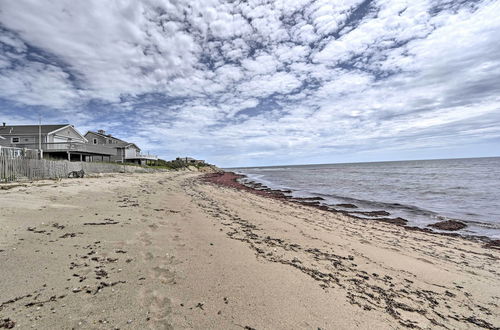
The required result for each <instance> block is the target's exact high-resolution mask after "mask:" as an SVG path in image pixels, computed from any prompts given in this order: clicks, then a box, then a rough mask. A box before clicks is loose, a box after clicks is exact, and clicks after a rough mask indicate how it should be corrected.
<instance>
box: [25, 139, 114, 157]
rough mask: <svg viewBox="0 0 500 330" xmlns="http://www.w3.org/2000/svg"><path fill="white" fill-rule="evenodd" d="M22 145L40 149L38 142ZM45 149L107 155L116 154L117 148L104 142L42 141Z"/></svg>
mask: <svg viewBox="0 0 500 330" xmlns="http://www.w3.org/2000/svg"><path fill="white" fill-rule="evenodd" d="M19 146H20V147H24V148H31V149H38V148H39V146H38V144H35V143H29V144H19ZM41 147H42V150H43V151H48V152H58V151H61V152H67V151H69V152H72V151H73V152H82V153H89V154H99V155H107V156H116V153H117V150H116V148H113V147H108V146H105V145H102V144H88V143H81V142H53V143H42V144H41Z"/></svg>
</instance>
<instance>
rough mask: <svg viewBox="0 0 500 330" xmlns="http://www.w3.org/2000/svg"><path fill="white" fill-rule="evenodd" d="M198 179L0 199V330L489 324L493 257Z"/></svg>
mask: <svg viewBox="0 0 500 330" xmlns="http://www.w3.org/2000/svg"><path fill="white" fill-rule="evenodd" d="M202 175H203V174H202V173H197V172H163V173H152V174H115V175H107V176H103V177H96V178H85V179H64V180H59V181H38V182H34V183H28V184H22V185H19V186H16V187H13V188H11V189H5V190H3V189H2V190H0V328H2V327H3V328H12V327H13V328H15V329H17V328H19V329H30V328H34V329H144V328H151V329H404V328H417V329H419V328H421V329H431V328H432V329H436V328H443V329H498V328H499V327H500V251H498V250H496V249H488V248H485V247H484V243H481V242H474V241H470V240H466V239H463V238H460V237H448V236H441V235H435V234H429V233H425V232H420V231H410V230H407V229H405V228H403V227H401V226H396V225H394V224H390V223H383V222H375V221H369V220H360V219H354V218H351V217H349V216H346V215H343V214H336V213H332V212H327V211H324V210H320V209H318V208H314V207H310V206H306V205H300V204H297V203H292V202H289V201H286V200H285V201H284V200H277V199H272V198H266V197H263V196H259V195H256V194H252V193H250V192H248V191H244V190H236V189H233V188H230V187H221V186H218V185H215V184H212V183H207V182H204V181H202V180H200V177H201V176H202Z"/></svg>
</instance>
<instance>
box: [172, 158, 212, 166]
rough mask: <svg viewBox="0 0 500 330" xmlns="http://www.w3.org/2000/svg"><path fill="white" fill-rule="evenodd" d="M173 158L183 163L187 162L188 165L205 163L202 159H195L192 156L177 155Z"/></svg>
mask: <svg viewBox="0 0 500 330" xmlns="http://www.w3.org/2000/svg"><path fill="white" fill-rule="evenodd" d="M175 160H177V161H181V162H184V163H186V164H189V165H199V164H205V161H204V160H201V159H195V158H192V157H177V158H176V159H175Z"/></svg>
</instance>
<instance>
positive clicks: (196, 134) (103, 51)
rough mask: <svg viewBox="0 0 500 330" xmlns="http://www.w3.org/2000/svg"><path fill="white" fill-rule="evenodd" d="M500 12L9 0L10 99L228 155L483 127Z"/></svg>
mask: <svg viewBox="0 0 500 330" xmlns="http://www.w3.org/2000/svg"><path fill="white" fill-rule="evenodd" d="M498 12H500V3H499V2H498V1H493V0H491V1H489V0H484V1H479V2H474V3H471V4H459V3H458V2H452V1H432V2H429V1H424V0H419V1H409V0H408V1H396V0H376V1H372V2H369V3H367V2H364V1H361V0H342V1H337V2H335V3H332V2H331V1H328V0H316V1H309V0H293V1H285V0H277V1H275V2H268V3H264V2H262V1H257V0H255V1H245V2H239V3H232V2H229V3H228V2H222V1H218V0H207V1H201V0H200V1H189V2H187V1H186V2H183V1H173V0H171V1H160V0H148V1H142V2H138V1H120V2H106V1H97V0H95V1H86V2H74V1H70V0H58V1H51V2H43V3H42V2H33V1H28V0H16V1H10V2H4V3H3V4H2V10H1V11H0V50H1V52H0V105H1V104H2V100H5V102H12V103H13V104H15V105H17V106H18V107H19V108H22V107H23V106H24V105H26V106H39V107H41V108H43V109H45V111H46V112H52V115H53V118H57V116H64V118H71V116H69V114H71V113H73V114H74V118H75V120H77V121H78V122H77V124H81V125H82V126H84V127H90V126H92V125H98V126H108V127H112V128H113V130H117V131H118V134H119V133H120V131H122V134H124V136H125V137H130V138H134V139H137V141H138V142H140V143H141V144H144V145H147V146H148V148H149V149H155V146H157V147H156V149H157V151H158V152H160V153H163V155H164V156H175V154H177V153H182V154H193V155H198V154H199V155H200V157H204V158H210V157H212V158H213V161H216V162H217V161H218V160H221V161H226V162H227V163H229V162H230V157H228V156H226V155H225V154H228V153H229V154H234V155H235V156H234V159H238V161H240V162H245V161H251V162H254V163H259V162H263V163H264V162H266V161H269V157H270V156H272V157H274V158H273V162H286V159H292V158H293V159H295V162H298V159H304V160H308V159H309V157H319V158H321V157H322V156H321V155H322V154H323V155H324V154H325V150H329V149H328V148H331V149H332V150H333V149H334V150H347V149H349V150H351V151H352V152H355V151H356V150H364V149H366V148H367V145H372V146H374V148H376V147H380V146H382V145H384V143H388V141H390V142H391V143H398V144H400V145H401V146H402V148H403V147H405V148H411V146H412V143H414V145H415V146H417V145H418V146H423V145H426V146H430V145H432V146H439V145H442V144H443V143H444V144H446V143H459V142H460V141H481V139H482V137H481V136H482V134H487V137H488V138H491V137H497V136H498V134H499V131H500V128H498V129H495V128H494V125H493V124H492V123H495V122H497V121H498V119H499V118H498V115H497V114H496V113H497V112H498V107H499V104H500V100H499V97H498V95H500V94H499V93H500V87H498V86H500V33H499V32H500V23H499V22H500V21H499V20H498V19H497V17H496V16H497V14H496V13H498ZM96 104H97V105H96ZM95 108H96V109H95ZM6 109H7V108H6V107H0V112H1V113H2V114H3V115H10V116H14V115H13V114H12V113H9V111H8V110H6ZM103 111H107V113H106V114H107V116H103V114H102V112H103ZM25 115H26V117H28V116H29V115H30V114H29V113H26V114H25ZM110 116H111V117H112V118H113V119H112V120H113V122H110V123H107V124H106V125H102V123H98V121H102V120H104V119H105V118H109V117H110ZM16 118H17V117H16ZM51 118H52V117H51ZM16 120H17V119H16ZM19 120H20V119H19ZM131 122H132V123H134V124H132V125H135V127H141V128H143V130H141V131H151V132H155V136H154V137H148V136H147V135H144V134H142V133H141V134H139V133H137V134H135V133H133V132H132V131H133V128H134V127H130V125H131V124H130V123H131ZM123 124H127V125H128V126H127V127H126V128H123ZM470 125H476V126H470ZM444 131H446V132H448V133H447V134H448V135H450V136H455V137H456V139H455V141H452V140H453V139H451V138H443V134H441V132H444ZM462 131H463V132H467V134H463V133H461V132H462ZM186 132H189V134H186ZM485 136H486V135H485ZM440 139H441V140H442V141H441V140H440ZM172 141H176V143H175V144H173V143H172ZM417 141H418V142H417ZM422 141H425V142H422ZM440 143H441V144H440ZM172 153H175V154H172ZM324 157H326V156H324ZM333 160H335V159H331V161H333ZM324 161H328V159H325V160H324Z"/></svg>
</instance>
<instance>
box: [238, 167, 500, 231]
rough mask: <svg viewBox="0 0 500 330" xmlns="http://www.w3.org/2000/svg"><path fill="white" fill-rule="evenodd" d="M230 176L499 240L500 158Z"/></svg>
mask: <svg viewBox="0 0 500 330" xmlns="http://www.w3.org/2000/svg"><path fill="white" fill-rule="evenodd" d="M231 170H232V171H235V172H237V173H241V174H245V175H246V176H247V177H248V178H247V180H249V181H254V182H259V183H262V184H265V185H267V186H268V187H270V188H273V189H290V190H292V195H293V196H294V197H322V198H324V203H325V204H329V205H335V204H341V203H344V204H345V203H348V204H354V205H356V206H357V207H358V208H357V209H356V211H377V210H385V211H387V212H389V213H390V214H391V215H390V217H401V218H404V219H406V220H408V225H410V226H418V227H422V228H423V227H427V225H429V224H432V223H436V222H439V221H443V220H448V219H453V220H459V221H462V222H465V223H466V224H467V228H465V229H463V230H461V231H459V233H461V234H464V235H479V236H488V237H490V238H493V239H500V157H494V158H468V159H442V160H416V161H396V162H373V163H351V164H323V165H299V166H272V167H252V168H237V169H231ZM335 208H337V209H342V208H341V207H335ZM343 210H346V211H353V210H352V209H347V208H346V209H343Z"/></svg>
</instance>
